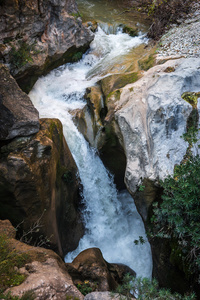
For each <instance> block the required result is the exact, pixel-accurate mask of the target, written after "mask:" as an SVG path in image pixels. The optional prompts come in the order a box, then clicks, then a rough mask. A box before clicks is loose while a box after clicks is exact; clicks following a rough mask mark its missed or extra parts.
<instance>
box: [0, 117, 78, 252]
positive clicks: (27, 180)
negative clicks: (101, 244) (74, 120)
mask: <svg viewBox="0 0 200 300" xmlns="http://www.w3.org/2000/svg"><path fill="white" fill-rule="evenodd" d="M0 154H1V156H0V218H1V219H9V220H10V221H11V222H12V223H13V225H14V226H17V225H18V226H19V224H21V226H19V227H20V228H21V231H20V234H21V235H22V236H23V237H24V239H25V240H29V239H30V238H32V242H33V243H34V244H35V243H36V244H38V243H39V244H40V245H41V243H42V244H45V243H47V244H49V243H50V246H51V247H52V248H53V249H55V250H56V251H58V252H59V254H60V255H63V254H65V253H66V252H67V251H71V250H74V249H75V248H76V247H77V245H78V242H79V239H80V237H81V236H82V235H83V224H82V223H81V221H80V219H81V218H80V212H79V201H80V195H79V187H80V185H79V180H78V178H77V167H76V164H75V162H74V160H73V158H72V155H71V153H70V150H69V148H68V146H67V144H66V141H65V139H64V137H63V131H62V125H61V123H60V121H59V120H57V119H41V120H40V131H39V132H38V133H37V134H35V135H33V136H28V137H21V138H15V139H14V140H12V141H11V142H10V143H8V144H6V145H4V146H2V147H1V148H0ZM28 233H31V235H30V234H28ZM40 237H42V238H40ZM49 240H50V241H49Z"/></svg>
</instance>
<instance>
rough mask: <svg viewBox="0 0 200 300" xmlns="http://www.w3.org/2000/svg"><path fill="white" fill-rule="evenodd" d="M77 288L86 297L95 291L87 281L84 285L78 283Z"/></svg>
mask: <svg viewBox="0 0 200 300" xmlns="http://www.w3.org/2000/svg"><path fill="white" fill-rule="evenodd" d="M76 287H77V289H78V290H79V291H80V292H81V294H83V295H84V296H85V295H87V294H89V293H91V292H92V291H93V289H92V287H91V285H90V282H89V281H87V280H85V281H84V282H83V283H78V284H77V285H76Z"/></svg>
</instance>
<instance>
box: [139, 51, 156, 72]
mask: <svg viewBox="0 0 200 300" xmlns="http://www.w3.org/2000/svg"><path fill="white" fill-rule="evenodd" d="M138 65H139V68H140V69H141V70H143V71H147V70H149V69H150V68H152V67H153V66H154V65H155V57H154V55H152V54H150V55H149V56H148V58H143V59H141V60H139V61H138Z"/></svg>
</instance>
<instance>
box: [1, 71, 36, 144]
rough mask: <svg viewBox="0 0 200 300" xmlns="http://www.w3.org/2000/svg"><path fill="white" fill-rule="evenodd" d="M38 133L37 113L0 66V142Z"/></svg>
mask: <svg viewBox="0 0 200 300" xmlns="http://www.w3.org/2000/svg"><path fill="white" fill-rule="evenodd" d="M38 131H39V113H38V111H37V109H36V108H35V107H34V106H33V104H32V102H31V100H30V98H29V97H28V96H27V95H26V94H25V93H24V92H22V91H21V90H20V88H19V86H18V85H17V83H16V81H15V79H14V78H13V77H12V76H11V75H10V73H9V71H8V69H7V68H6V67H5V66H3V65H0V140H8V139H12V138H14V137H17V136H28V135H31V134H33V133H36V132H38Z"/></svg>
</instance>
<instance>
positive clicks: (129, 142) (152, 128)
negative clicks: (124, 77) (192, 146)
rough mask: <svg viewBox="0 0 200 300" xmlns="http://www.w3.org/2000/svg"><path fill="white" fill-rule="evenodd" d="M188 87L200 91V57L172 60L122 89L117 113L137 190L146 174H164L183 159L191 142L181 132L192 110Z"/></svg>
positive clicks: (132, 187) (131, 183)
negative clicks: (183, 96)
mask: <svg viewBox="0 0 200 300" xmlns="http://www.w3.org/2000/svg"><path fill="white" fill-rule="evenodd" d="M168 67H172V69H171V70H172V72H168V71H167V70H169V69H167V68H168ZM173 68H174V69H173ZM173 70H174V71H173ZM186 91H187V92H189V91H190V92H198V91H200V59H195V58H188V59H179V60H174V61H168V62H167V63H165V64H163V65H158V66H155V67H154V68H152V69H150V70H149V71H148V72H146V74H145V75H144V77H143V78H141V79H140V80H139V81H137V82H136V83H134V84H130V85H127V86H126V87H124V88H123V89H122V93H121V96H120V100H119V102H118V106H117V107H116V110H117V112H116V114H115V118H116V121H117V122H118V125H119V127H120V130H121V133H122V135H123V142H124V149H125V153H126V157H127V166H126V173H125V182H126V185H127V187H128V190H129V191H130V192H131V193H132V194H134V193H135V191H136V189H137V187H138V185H139V184H140V183H141V179H142V180H143V179H144V178H147V179H149V180H151V181H154V182H155V181H156V180H158V179H163V178H164V177H166V176H167V175H168V174H172V173H173V170H174V166H175V165H176V164H179V163H180V162H181V161H182V159H183V157H184V155H185V153H186V150H187V147H188V143H187V142H185V141H184V140H183V138H181V136H182V135H183V134H184V133H185V132H186V125H187V119H188V117H189V115H190V113H191V111H192V106H191V105H190V104H189V103H188V102H186V101H185V100H183V99H182V97H181V95H182V94H183V93H184V92H186Z"/></svg>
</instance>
